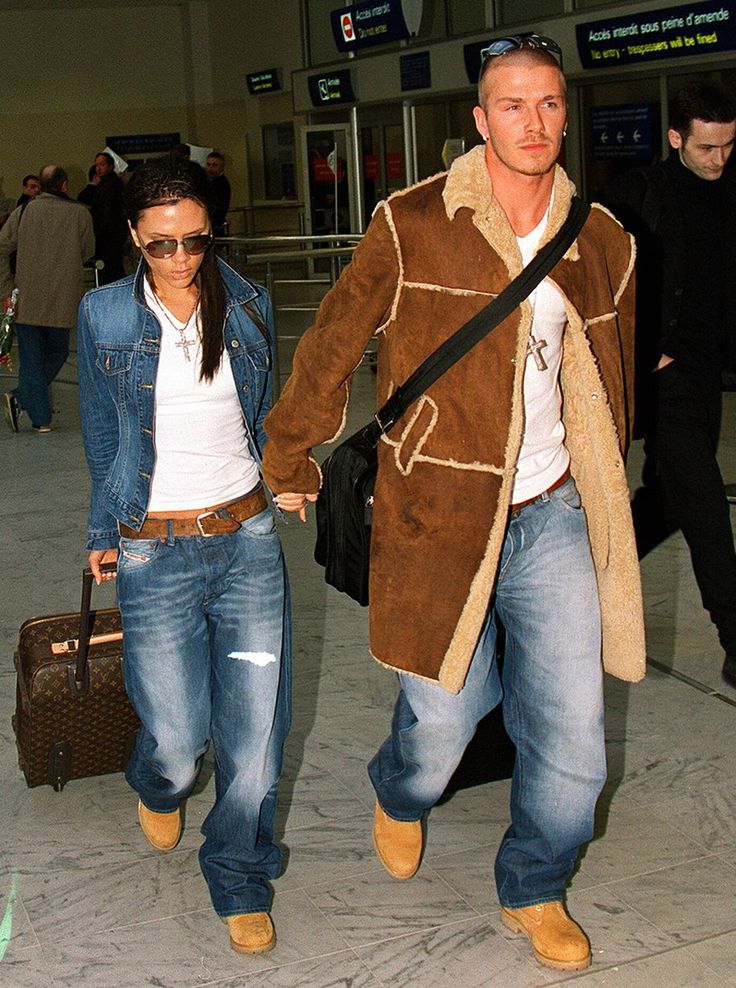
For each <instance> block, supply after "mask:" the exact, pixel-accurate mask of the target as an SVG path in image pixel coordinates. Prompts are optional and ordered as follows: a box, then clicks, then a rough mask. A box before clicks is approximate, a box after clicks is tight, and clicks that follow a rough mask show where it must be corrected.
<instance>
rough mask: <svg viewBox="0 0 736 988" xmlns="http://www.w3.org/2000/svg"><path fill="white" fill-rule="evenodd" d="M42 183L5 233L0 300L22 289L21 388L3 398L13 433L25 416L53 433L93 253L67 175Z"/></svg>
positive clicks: (45, 176) (48, 169)
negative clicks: (58, 391) (57, 393)
mask: <svg viewBox="0 0 736 988" xmlns="http://www.w3.org/2000/svg"><path fill="white" fill-rule="evenodd" d="M40 177H41V195H39V196H37V197H36V198H35V199H32V200H31V201H30V202H29V203H26V205H25V206H23V207H19V208H18V209H16V210H15V211H14V212H13V213H11V214H10V217H9V218H8V221H7V223H6V224H5V226H4V227H3V228H2V230H0V299H2V298H5V296H6V295H9V294H10V292H11V290H12V289H13V287H16V288H17V289H18V309H17V313H16V331H17V337H18V350H19V357H20V369H19V374H18V387H17V388H16V389H15V391H9V392H7V393H6V394H5V395H3V412H4V414H5V419H6V421H7V423H8V425H9V426H10V428H11V429H12V430H13V432H17V431H18V420H19V417H20V413H21V411H25V412H26V413H27V414H28V417H29V418H30V420H31V425H32V426H33V428H34V429H35V430H36V432H50V431H51V404H50V400H49V385H50V384H51V382H52V381H53V380H54V378H55V377H56V375H57V374H58V373H59V371H60V370H61V368H62V367H63V366H64V362H65V361H66V358H67V357H68V356H69V330H70V329H71V328H72V327H73V326H74V325H75V324H76V319H77V308H78V306H79V301H80V299H81V297H82V295H83V294H84V280H83V276H84V272H83V270H82V265H83V264H84V262H85V261H87V260H89V258H91V257H92V256H93V254H94V252H95V240H94V233H93V230H92V220H91V219H90V216H89V212H88V211H87V209H86V208H85V207H84V206H82V205H81V204H80V203H78V202H74V201H73V200H72V199H70V198H69V195H68V180H67V174H66V172H65V171H64V169H63V168H60V167H59V166H58V165H46V166H45V167H44V168H42V169H41V176H40ZM13 252H17V255H16V256H17V261H16V271H15V278H13V275H12V273H11V270H10V263H9V258H10V255H11V254H12V253H13Z"/></svg>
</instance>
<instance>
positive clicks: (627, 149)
mask: <svg viewBox="0 0 736 988" xmlns="http://www.w3.org/2000/svg"><path fill="white" fill-rule="evenodd" d="M591 117H592V127H593V157H594V158H599V159H600V158H617V159H619V160H620V159H626V160H628V161H642V162H643V161H651V159H652V157H653V148H652V130H653V127H652V118H653V107H652V104H651V103H626V104H620V105H618V106H594V107H593V110H592V114H591Z"/></svg>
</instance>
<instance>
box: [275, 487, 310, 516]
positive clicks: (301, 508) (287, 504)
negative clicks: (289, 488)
mask: <svg viewBox="0 0 736 988" xmlns="http://www.w3.org/2000/svg"><path fill="white" fill-rule="evenodd" d="M273 500H274V504H276V505H277V506H278V507H279V508H281V510H282V511H297V512H298V513H299V520H300V521H306V520H307V504H308V503H310V502H311V503H312V504H313V503H314V502H315V501H316V500H317V495H316V494H294V493H293V492H288V493H285V494H276V496H275V497H274V499H273Z"/></svg>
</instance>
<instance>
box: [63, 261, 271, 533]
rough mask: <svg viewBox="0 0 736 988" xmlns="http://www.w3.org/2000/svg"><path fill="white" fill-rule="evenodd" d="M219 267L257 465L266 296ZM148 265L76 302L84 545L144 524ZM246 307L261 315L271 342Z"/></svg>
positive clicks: (267, 364) (150, 368) (150, 337)
mask: <svg viewBox="0 0 736 988" xmlns="http://www.w3.org/2000/svg"><path fill="white" fill-rule="evenodd" d="M218 266H219V268H220V274H221V275H222V279H223V282H224V285H225V322H224V326H223V333H224V340H225V353H226V354H227V357H229V359H230V366H231V367H232V371H233V377H234V379H235V385H236V388H237V391H238V397H239V399H240V405H241V407H242V410H243V419H244V422H245V428H246V433H247V437H248V445H249V448H250V452H251V454H252V455H253V457H254V458H255V460H256V462H257V463H258V466H259V469H260V467H261V449H262V447H263V442H264V440H265V435H264V432H263V419H264V418H265V416H266V413H267V412H268V409H269V406H270V402H271V384H272V366H273V346H274V334H273V313H272V308H271V301H270V299H269V297H268V294H267V293H266V291H265V289H263V288H261V287H260V286H259V285H256V284H254V283H253V282H250V281H246V280H245V279H244V278H241V277H240V275H239V274H237V273H236V272H235V271H233V269H232V268H231V267H229V266H228V265H227V264H225V263H224V261H222V260H220V259H219V258H218ZM144 271H145V265H144V264H143V263H141V265H140V267H139V268H138V271H137V273H136V274H135V275H130V276H129V277H127V278H124V279H122V280H121V281H116V282H113V283H112V284H110V285H105V286H103V287H101V288H96V289H94V290H93V291H91V292H88V293H87V295H85V296H84V298H83V299H82V302H81V304H80V306H79V317H78V321H77V338H78V342H77V346H78V362H79V395H80V405H81V417H82V436H83V439H84V449H85V454H86V457H87V464H88V467H89V472H90V477H91V482H92V493H91V503H90V512H89V522H88V541H87V549H111V548H115V547H117V545H118V527H117V522H118V521H121V522H123V523H124V524H126V525H128V526H130V527H131V528H135V529H136V530H140V528H141V526H142V524H143V522H144V520H145V517H146V511H147V508H148V502H149V499H150V492H151V477H152V475H153V467H154V464H155V462H156V448H155V443H154V391H155V386H156V373H157V370H158V360H159V353H160V342H161V327H160V325H159V322H158V320H157V318H156V317H155V315H154V314H153V312H152V311H151V310H150V309H149V308H148V307H147V305H146V303H145V299H144V294H143V277H144ZM243 303H248V304H249V305H250V306H252V307H253V308H254V309H255V310H256V311H257V312H258V314H259V315H260V317H261V319H262V320H263V323H264V325H265V328H266V329H267V330H268V338H266V335H265V334H264V332H263V331H262V330H261V329H259V328H258V326H257V325H256V323H255V322H254V321H253V320H252V319H251V317H250V316H249V315H248V312H247V311H246V310H245V309H244V308H243Z"/></svg>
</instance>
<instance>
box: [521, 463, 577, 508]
mask: <svg viewBox="0 0 736 988" xmlns="http://www.w3.org/2000/svg"><path fill="white" fill-rule="evenodd" d="M569 479H570V467H568V468H567V470H565V472H564V473H563V474H562V476H561V477H558V478H557V480H556V481H555V482H554V484H550V486H549V487H548V488H547V490H546V491H540V492H539V494H535V495H534V497H530V498H527V500H526V501H519V502H518V503H517V504H512V505H511V510H512V511H514V512H518V511H521V509H522V508H526V506H527V505H528V504H534V502H535V501H538V500H539V499H540V497H541V496H542V494H551V493H552V491H556V490H557V488H558V487H562V485H563V484H565V483H567V481H568V480H569Z"/></svg>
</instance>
